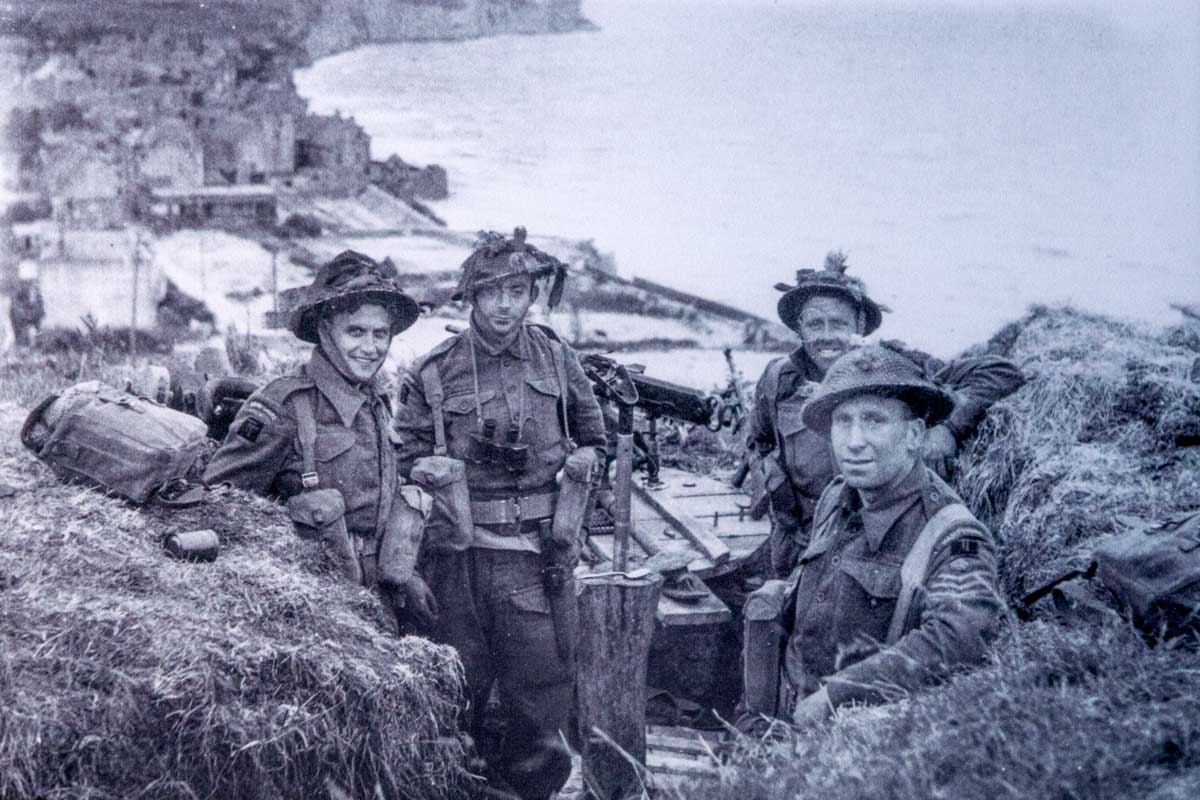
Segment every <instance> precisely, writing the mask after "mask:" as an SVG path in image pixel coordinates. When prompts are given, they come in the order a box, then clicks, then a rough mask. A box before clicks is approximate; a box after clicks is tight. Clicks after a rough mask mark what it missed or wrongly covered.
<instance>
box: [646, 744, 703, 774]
mask: <svg viewBox="0 0 1200 800" xmlns="http://www.w3.org/2000/svg"><path fill="white" fill-rule="evenodd" d="M646 767H647V768H648V769H649V770H650V771H651V772H653V773H655V774H666V775H687V776H701V777H707V776H710V775H712V776H715V775H717V774H718V770H717V765H716V764H714V763H713V761H712V758H711V757H709V756H705V757H704V758H703V760H701V759H700V758H689V757H687V756H681V755H678V754H676V753H663V752H659V751H654V750H651V751H650V752H648V753H647V754H646Z"/></svg>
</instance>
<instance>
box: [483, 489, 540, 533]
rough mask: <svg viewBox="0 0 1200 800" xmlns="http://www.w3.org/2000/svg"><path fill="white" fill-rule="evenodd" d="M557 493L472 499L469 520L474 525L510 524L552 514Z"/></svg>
mask: <svg viewBox="0 0 1200 800" xmlns="http://www.w3.org/2000/svg"><path fill="white" fill-rule="evenodd" d="M557 499H558V495H557V494H555V493H553V492H546V493H545V494H528V495H524V496H518V497H505V498H502V499H500V500H472V501H471V521H472V522H473V523H475V524H476V525H511V524H512V523H514V522H528V521H531V520H539V519H545V518H546V517H552V516H554V505H555V501H557Z"/></svg>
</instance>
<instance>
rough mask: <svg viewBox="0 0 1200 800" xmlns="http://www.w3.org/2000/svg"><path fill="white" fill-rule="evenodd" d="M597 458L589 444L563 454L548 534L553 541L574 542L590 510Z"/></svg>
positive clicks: (560, 542)
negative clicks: (565, 455) (555, 504)
mask: <svg viewBox="0 0 1200 800" xmlns="http://www.w3.org/2000/svg"><path fill="white" fill-rule="evenodd" d="M597 462H598V458H597V456H596V451H595V450H594V449H593V448H591V447H587V448H582V449H580V450H576V451H575V452H573V453H571V455H569V456H567V460H566V463H564V464H563V471H562V482H561V483H560V484H559V490H558V505H557V506H555V509H554V525H553V527H552V529H551V532H552V537H551V538H552V539H553V541H554V542H555V543H557V544H560V545H565V546H568V547H569V546H572V545H577V544H578V542H579V532H580V531H581V530H582V529H583V523H584V522H586V521H587V519H588V517H589V515H590V514H591V509H592V478H593V476H594V475H595V474H596V467H597Z"/></svg>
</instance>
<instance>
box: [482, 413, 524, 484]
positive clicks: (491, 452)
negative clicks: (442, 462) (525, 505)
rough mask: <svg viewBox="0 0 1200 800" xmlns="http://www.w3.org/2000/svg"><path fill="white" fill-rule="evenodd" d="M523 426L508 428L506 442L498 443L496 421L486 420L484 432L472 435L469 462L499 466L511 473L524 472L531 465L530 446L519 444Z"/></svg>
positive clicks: (514, 425) (513, 425)
mask: <svg viewBox="0 0 1200 800" xmlns="http://www.w3.org/2000/svg"><path fill="white" fill-rule="evenodd" d="M520 438H521V426H520V425H518V424H516V423H515V422H514V423H513V424H511V425H509V426H508V431H507V432H506V434H505V437H504V441H496V420H494V419H485V420H484V421H483V430H482V431H480V432H478V433H472V434H471V435H470V442H469V443H468V445H467V460H468V461H470V462H471V463H472V464H499V465H501V466H503V467H504V468H505V469H506V470H508V471H509V472H522V471H524V469H525V466H526V464H528V463H529V445H527V444H519V443H518V440H519V439H520Z"/></svg>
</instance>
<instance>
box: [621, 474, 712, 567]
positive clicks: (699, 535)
mask: <svg viewBox="0 0 1200 800" xmlns="http://www.w3.org/2000/svg"><path fill="white" fill-rule="evenodd" d="M633 491H634V493H635V494H636V495H637V496H638V497H640V498H642V499H643V500H645V501H646V503H647V504H648V505H649V506H650V507H651V508H653V509H654V510H655V511H657V512H658V513H660V514H662V516H663V519H664V521H665V522H666V523H667V524H669V525H670V526H671V527H672V528H674V529H675V530H676V531H678V532H679V533H681V534H682V535H683V536H684V537H686V538H687V539H688V541H690V542H691V543H692V544H694V545H695V546H696V548H697V549H698V550H699V551H700V552H701V554H703V555H704V557H705V558H707V559H709V560H710V561H712V563H713V564H715V565H718V566H719V565H720V564H721V563H722V562H725V561H728V560H729V548H728V547H727V546H726V545H725V543H724V542H722V541H721V540H720V539H718V538H717V537H716V536H714V535H713V534H712V533H710V532H709V531H708V529H707V528H706V527H705V526H703V525H701V524H700V522H699V521H698V520H696V519H695V518H694V517H692V515H691V514H689V513H687V511H686V510H684V508H683V507H682V506H681V505H680V504H679V502H678V501H677V500H676V499H675V498H674V497H672V496H671V494H670V489H669V488H667V487H664V488H661V489H646V488H645V487H642V486H634V487H633Z"/></svg>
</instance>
